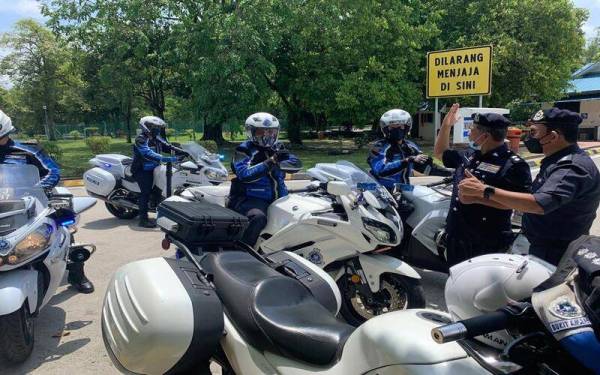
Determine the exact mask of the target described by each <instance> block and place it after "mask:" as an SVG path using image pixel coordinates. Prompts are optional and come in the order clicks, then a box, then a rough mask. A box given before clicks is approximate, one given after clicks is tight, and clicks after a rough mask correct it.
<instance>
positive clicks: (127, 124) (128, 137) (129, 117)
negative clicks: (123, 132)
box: [125, 96, 131, 143]
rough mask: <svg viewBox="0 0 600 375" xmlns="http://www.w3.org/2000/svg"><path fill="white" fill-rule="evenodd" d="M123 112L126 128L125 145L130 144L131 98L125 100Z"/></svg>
mask: <svg viewBox="0 0 600 375" xmlns="http://www.w3.org/2000/svg"><path fill="white" fill-rule="evenodd" d="M126 106H127V109H126V110H125V113H126V114H125V125H126V126H127V143H131V96H129V97H128V98H127V104H126Z"/></svg>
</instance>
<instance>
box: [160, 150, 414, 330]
mask: <svg viewBox="0 0 600 375" xmlns="http://www.w3.org/2000/svg"><path fill="white" fill-rule="evenodd" d="M308 174H309V175H310V176H311V177H312V178H313V179H314V180H315V181H313V182H312V183H311V184H310V185H309V187H308V188H307V189H302V190H297V191H295V192H294V191H292V192H291V194H289V195H288V196H286V197H283V198H280V199H278V200H276V201H275V202H273V203H272V204H271V205H270V206H269V210H268V215H267V216H268V219H267V220H268V221H267V225H266V227H265V228H264V230H263V231H262V232H261V234H260V236H259V239H258V241H257V243H256V246H255V250H257V251H259V252H260V253H262V254H272V253H276V252H279V251H291V252H294V253H296V254H298V255H300V256H302V257H304V258H306V259H308V260H310V261H311V262H313V263H314V264H316V265H318V266H319V267H322V268H323V269H324V270H325V271H327V272H328V273H329V274H330V275H331V276H332V277H333V278H334V280H336V282H337V283H338V285H339V287H340V289H341V291H342V308H341V315H342V316H343V317H344V319H345V320H346V321H347V322H348V323H350V324H353V325H356V326H357V325H359V324H361V323H363V322H364V321H365V320H367V319H370V318H372V317H374V316H376V315H379V314H383V313H386V312H389V311H394V310H402V309H407V308H418V307H424V306H425V297H424V293H423V289H422V287H421V285H420V276H419V274H418V273H417V272H416V271H415V270H414V269H413V268H412V267H411V266H410V265H409V264H407V263H406V262H403V261H400V260H398V259H396V258H393V257H391V256H388V255H385V254H383V253H384V252H386V251H388V250H391V249H392V248H393V247H394V246H396V245H398V244H399V243H400V241H401V239H402V235H403V232H402V224H401V222H400V217H399V215H398V213H397V212H396V210H395V208H394V205H395V202H394V200H393V198H392V196H391V195H390V194H389V193H388V192H387V190H386V189H385V188H384V187H383V186H381V185H380V184H379V183H378V182H376V181H375V180H374V179H373V178H372V177H370V176H369V175H368V174H367V173H365V172H364V171H362V170H361V169H360V168H358V167H357V166H355V165H354V164H352V163H349V162H344V161H341V162H338V163H335V164H332V163H319V164H317V165H316V166H315V167H314V168H311V169H309V170H308ZM228 194H229V191H228V189H227V187H210V186H207V187H204V186H203V187H195V188H190V189H187V190H186V191H184V192H183V193H182V194H181V197H173V198H171V199H173V200H178V199H187V200H200V199H202V200H207V201H209V202H212V203H217V204H219V205H222V206H226V204H227V196H228Z"/></svg>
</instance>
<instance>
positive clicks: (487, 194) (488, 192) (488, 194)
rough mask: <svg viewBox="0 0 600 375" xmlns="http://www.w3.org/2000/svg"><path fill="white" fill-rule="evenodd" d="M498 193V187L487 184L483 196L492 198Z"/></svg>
mask: <svg viewBox="0 0 600 375" xmlns="http://www.w3.org/2000/svg"><path fill="white" fill-rule="evenodd" d="M493 194H496V188H495V187H493V186H486V187H485V189H483V197H484V198H485V199H490V197H491V196H492V195H493Z"/></svg>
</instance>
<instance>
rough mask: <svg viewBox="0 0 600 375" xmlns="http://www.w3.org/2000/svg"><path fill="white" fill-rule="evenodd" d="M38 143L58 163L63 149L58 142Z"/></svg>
mask: <svg viewBox="0 0 600 375" xmlns="http://www.w3.org/2000/svg"><path fill="white" fill-rule="evenodd" d="M39 145H40V147H41V148H42V150H44V152H45V153H46V154H48V155H49V156H50V157H51V158H52V159H54V160H55V161H56V162H58V163H60V161H61V159H62V157H63V150H62V148H60V146H59V145H58V142H52V141H42V142H40V143H39Z"/></svg>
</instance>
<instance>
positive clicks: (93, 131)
mask: <svg viewBox="0 0 600 375" xmlns="http://www.w3.org/2000/svg"><path fill="white" fill-rule="evenodd" d="M83 132H84V134H85V136H86V137H93V136H96V135H100V129H99V128H97V127H95V126H92V127H89V128H84V129H83Z"/></svg>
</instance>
